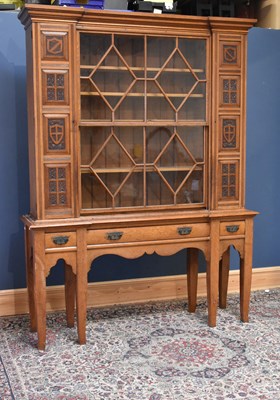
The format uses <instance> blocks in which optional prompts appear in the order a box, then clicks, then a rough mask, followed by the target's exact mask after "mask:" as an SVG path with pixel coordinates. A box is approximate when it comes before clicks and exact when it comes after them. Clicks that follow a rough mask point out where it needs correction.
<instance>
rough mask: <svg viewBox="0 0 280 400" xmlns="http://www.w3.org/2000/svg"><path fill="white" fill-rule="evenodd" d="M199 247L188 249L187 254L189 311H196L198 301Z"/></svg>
mask: <svg viewBox="0 0 280 400" xmlns="http://www.w3.org/2000/svg"><path fill="white" fill-rule="evenodd" d="M197 278H198V249H188V255H187V287H188V311H189V312H195V309H196V302H197Z"/></svg>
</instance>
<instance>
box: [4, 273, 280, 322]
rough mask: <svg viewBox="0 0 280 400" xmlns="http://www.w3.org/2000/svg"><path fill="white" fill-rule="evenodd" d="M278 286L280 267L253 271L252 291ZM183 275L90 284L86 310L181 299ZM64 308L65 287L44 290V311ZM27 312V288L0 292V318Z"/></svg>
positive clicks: (202, 280) (233, 283) (234, 282)
mask: <svg viewBox="0 0 280 400" xmlns="http://www.w3.org/2000/svg"><path fill="white" fill-rule="evenodd" d="M276 287H280V267H268V268H254V269H253V277H252V291H253V290H265V289H272V288H276ZM238 292H239V271H238V270H233V271H230V276H229V287H228V293H238ZM197 294H198V297H206V295H207V292H206V274H205V273H200V274H199V276H198V292H197ZM186 296H187V282H186V275H174V276H164V277H157V278H142V279H129V280H118V281H109V282H97V283H89V285H88V307H103V306H112V305H114V304H133V303H147V302H149V301H162V300H175V299H184V298H186ZM64 309H65V300H64V286H63V285H62V286H49V287H47V311H57V310H64ZM26 313H28V299H27V290H26V289H13V290H2V291H0V316H4V315H17V314H26Z"/></svg>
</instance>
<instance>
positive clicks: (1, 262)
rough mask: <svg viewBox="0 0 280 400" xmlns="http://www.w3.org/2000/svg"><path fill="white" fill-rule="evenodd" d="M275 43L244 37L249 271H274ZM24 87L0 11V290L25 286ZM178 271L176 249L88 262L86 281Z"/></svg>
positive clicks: (264, 36)
mask: <svg viewBox="0 0 280 400" xmlns="http://www.w3.org/2000/svg"><path fill="white" fill-rule="evenodd" d="M279 43H280V31H273V30H266V29H260V28H254V29H252V30H251V31H250V33H249V48H248V53H249V62H248V118H247V202H246V203H247V207H248V208H250V209H253V210H258V211H260V213H261V214H260V216H258V217H257V218H256V221H255V244H254V262H253V264H254V267H266V266H274V265H280V255H279V252H278V245H279V244H280V240H279V239H278V237H279V235H278V227H279V226H280V215H279V212H278V209H279V207H278V205H279V204H280V187H279V186H278V177H279V170H280V169H279V164H280V160H279V149H280V97H279V93H280V78H279V65H280V46H279ZM25 83H26V82H25V37H24V29H23V27H22V26H21V24H20V22H19V21H18V19H17V13H16V12H0V138H1V141H0V143H1V145H0V190H1V194H0V290H2V289H12V288H20V287H25V265H24V244H23V227H22V224H21V222H20V220H19V216H20V215H21V214H24V213H27V212H28V211H29V184H28V154H27V116H26V87H25ZM278 243H279V244H278ZM233 264H235V265H236V261H235V259H234V261H233ZM201 268H202V269H203V265H202V267H201ZM184 272H185V252H184V251H182V252H180V253H178V254H176V255H174V256H172V257H159V256H156V255H153V256H144V257H141V258H139V259H136V260H133V261H132V260H125V259H122V258H120V257H115V256H105V257H102V258H100V259H98V260H96V262H95V263H94V267H93V268H92V270H91V272H90V277H89V279H90V280H91V281H100V280H112V279H125V278H131V277H145V276H157V275H162V274H165V275H171V274H181V273H184ZM48 283H49V284H61V283H62V271H61V269H60V268H55V269H54V270H53V272H52V274H51V276H50V278H48Z"/></svg>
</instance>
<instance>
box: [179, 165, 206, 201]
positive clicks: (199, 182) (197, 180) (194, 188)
mask: <svg viewBox="0 0 280 400" xmlns="http://www.w3.org/2000/svg"><path fill="white" fill-rule="evenodd" d="M192 203H203V170H202V167H197V169H196V170H194V171H193V172H192V173H191V174H190V176H189V177H188V179H187V181H186V182H185V184H184V185H183V186H182V188H181V189H180V191H179V192H178V195H177V204H192Z"/></svg>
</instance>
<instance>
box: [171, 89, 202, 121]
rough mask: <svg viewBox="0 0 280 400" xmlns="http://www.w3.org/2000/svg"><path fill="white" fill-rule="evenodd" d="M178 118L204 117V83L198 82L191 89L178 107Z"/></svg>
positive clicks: (193, 118) (195, 118)
mask: <svg viewBox="0 0 280 400" xmlns="http://www.w3.org/2000/svg"><path fill="white" fill-rule="evenodd" d="M178 116H179V120H181V121H182V120H195V121H196V120H199V121H205V119H206V84H205V83H204V82H199V83H198V84H197V86H196V87H195V89H194V90H193V91H192V93H191V95H190V96H189V98H188V99H187V100H186V101H185V103H184V104H183V106H182V107H181V108H180V110H179V113H178Z"/></svg>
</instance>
